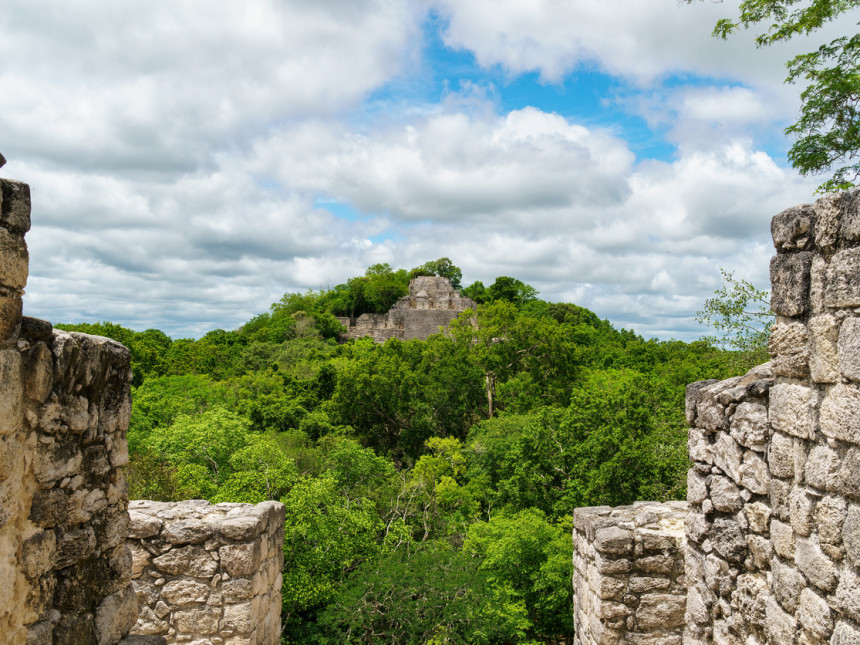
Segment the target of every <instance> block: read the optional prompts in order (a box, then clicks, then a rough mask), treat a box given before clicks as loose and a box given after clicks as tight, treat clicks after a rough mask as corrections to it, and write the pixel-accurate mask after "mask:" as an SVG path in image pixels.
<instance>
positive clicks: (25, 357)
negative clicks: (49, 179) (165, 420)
mask: <svg viewBox="0 0 860 645" xmlns="http://www.w3.org/2000/svg"><path fill="white" fill-rule="evenodd" d="M0 196H2V201H0V637H2V638H0V640H2V642H7V643H26V644H27V645H37V644H38V645H42V644H50V643H57V644H59V643H76V644H81V645H89V644H93V645H95V644H98V645H113V644H115V643H117V642H118V641H120V639H121V638H122V637H123V636H124V635H125V634H126V633H127V632H128V631H129V629H130V628H131V626H132V625H133V624H134V621H135V619H136V615H137V606H136V600H135V595H134V592H133V590H132V588H131V557H130V554H129V552H128V550H127V549H126V547H125V544H124V542H125V532H126V528H127V522H128V517H127V514H126V503H127V502H126V500H127V492H126V485H125V480H124V479H123V475H122V470H121V469H122V466H123V465H124V464H125V463H126V462H127V460H128V451H127V447H126V442H125V432H126V428H127V426H128V420H129V413H130V410H131V400H130V396H129V389H130V382H131V369H130V358H129V352H128V350H127V349H126V348H124V347H123V346H122V345H120V344H119V343H115V342H114V341H111V340H108V339H106V338H98V337H92V336H85V335H83V334H66V333H64V332H59V331H54V330H53V329H52V328H51V325H50V324H49V323H46V322H43V321H39V320H35V319H29V318H22V316H21V296H22V294H23V288H24V286H25V284H26V281H27V270H28V258H27V247H26V245H25V243H24V233H25V232H26V231H27V230H28V228H29V218H30V193H29V188H28V187H27V186H26V184H21V183H18V182H13V181H8V180H0Z"/></svg>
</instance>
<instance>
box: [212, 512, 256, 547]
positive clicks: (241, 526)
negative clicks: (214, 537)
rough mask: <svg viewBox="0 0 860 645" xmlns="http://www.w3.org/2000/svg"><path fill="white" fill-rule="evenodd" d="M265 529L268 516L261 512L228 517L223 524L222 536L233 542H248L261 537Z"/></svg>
mask: <svg viewBox="0 0 860 645" xmlns="http://www.w3.org/2000/svg"><path fill="white" fill-rule="evenodd" d="M261 510H262V509H261ZM265 528H266V515H265V514H264V513H263V512H259V513H256V514H247V515H241V516H239V517H228V518H227V519H226V520H224V521H223V522H222V523H221V535H223V536H224V537H226V538H230V539H231V540H242V541H248V540H253V539H254V538H256V537H257V536H258V535H260V533H262V532H263V530H265Z"/></svg>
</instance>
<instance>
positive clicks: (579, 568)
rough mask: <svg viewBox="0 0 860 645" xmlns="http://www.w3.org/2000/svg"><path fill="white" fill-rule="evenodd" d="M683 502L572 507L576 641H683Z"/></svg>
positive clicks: (596, 644)
mask: <svg viewBox="0 0 860 645" xmlns="http://www.w3.org/2000/svg"><path fill="white" fill-rule="evenodd" d="M687 510H688V505H687V503H686V502H667V503H665V504H659V503H656V502H636V503H635V504H634V505H632V506H620V507H616V508H610V507H608V506H598V507H593V508H577V509H576V510H575V511H574V514H573V525H574V529H573V536H574V555H573V565H574V574H573V588H574V629H575V636H574V643H575V645H609V644H611V643H639V644H642V645H645V644H651V643H653V644H655V645H656V644H657V643H660V644H661V645H681V642H682V634H683V630H684V609H685V602H686V596H687V591H686V581H685V577H684V552H683V547H684V541H685V540H684V518H685V516H686V514H687Z"/></svg>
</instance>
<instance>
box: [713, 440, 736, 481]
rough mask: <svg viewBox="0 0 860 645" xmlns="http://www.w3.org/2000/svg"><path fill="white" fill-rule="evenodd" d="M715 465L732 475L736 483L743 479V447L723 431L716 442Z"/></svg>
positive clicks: (714, 450)
mask: <svg viewBox="0 0 860 645" xmlns="http://www.w3.org/2000/svg"><path fill="white" fill-rule="evenodd" d="M713 452H714V465H715V466H717V467H718V468H719V469H720V470H722V471H723V472H724V473H726V474H727V475H728V476H729V477H731V478H732V479H733V480H734V481H735V482H736V483H740V481H741V461H742V459H743V449H742V448H741V447H740V446H739V445H738V443H737V442H736V441H735V440H734V439H732V437H731V436H730V435H729V434H728V433H726V432H722V433H720V434H719V435H718V436H717V441H716V443H715V444H714V448H713Z"/></svg>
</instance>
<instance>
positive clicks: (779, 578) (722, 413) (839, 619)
mask: <svg viewBox="0 0 860 645" xmlns="http://www.w3.org/2000/svg"><path fill="white" fill-rule="evenodd" d="M771 232H772V234H773V241H774V245H775V247H776V249H777V254H776V256H775V257H774V258H773V259H772V260H771V265H770V268H771V288H772V291H771V308H772V309H773V311H774V313H775V314H776V315H777V318H776V324H775V325H774V326H773V329H772V337H771V343H770V352H771V356H772V358H773V360H772V361H771V363H770V364H768V365H765V366H761V367H760V368H756V370H753V371H752V372H750V373H749V374H747V375H746V376H744V377H739V378H734V379H729V380H727V381H722V382H720V383H716V382H703V383H694V384H692V385H691V386H689V387H688V389H687V420H688V422H689V423H690V424H691V425H692V426H693V427H692V428H691V429H690V431H689V449H690V457H691V459H692V460H693V467H692V469H691V470H690V473H689V478H688V499H689V501H690V502H691V511H690V516H689V518H688V521H687V536H688V547H687V552H686V567H687V578H688V580H689V583H690V592H689V598H688V603H687V617H688V626H687V642H688V643H690V644H691V645H695V644H698V643H703V644H704V643H735V642H737V643H772V644H774V645H776V644H779V645H783V644H785V645H790V644H791V643H798V644H800V643H802V644H804V645H811V644H818V643H822V644H823V643H840V644H843V645H844V644H848V643H860V189H854V190H851V191H848V192H844V193H836V194H832V195H826V196H824V197H822V198H821V199H819V200H818V201H817V202H816V203H815V204H813V205H809V204H805V205H801V206H797V207H795V208H791V209H789V210H786V211H784V212H782V213H780V214H779V215H777V216H776V217H774V218H773V222H772V224H771Z"/></svg>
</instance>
